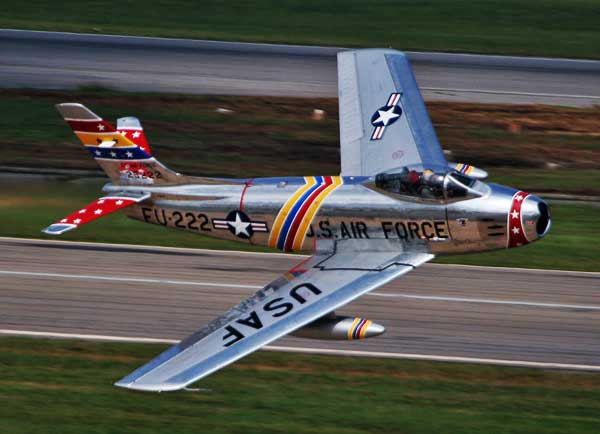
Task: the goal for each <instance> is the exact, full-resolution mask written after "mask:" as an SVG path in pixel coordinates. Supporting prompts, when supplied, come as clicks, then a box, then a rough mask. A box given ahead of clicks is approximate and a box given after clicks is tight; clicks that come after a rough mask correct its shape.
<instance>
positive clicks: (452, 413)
mask: <svg viewBox="0 0 600 434" xmlns="http://www.w3.org/2000/svg"><path fill="white" fill-rule="evenodd" d="M0 346H1V347H2V349H3V351H2V353H1V355H0V370H1V371H0V372H1V373H2V375H1V377H0V402H2V405H1V406H0V421H1V423H0V432H2V433H3V434H4V433H6V434H9V433H10V434H25V433H26V434H41V433H56V432H60V433H64V434H71V433H77V434H79V433H92V434H96V433H97V434H99V433H113V432H119V433H136V434H144V433H159V432H160V433H165V432H168V433H170V434H177V433H190V432H203V433H208V432H210V433H215V434H216V433H228V434H235V433H243V434H254V433H261V434H269V433H286V434H292V433H302V434H311V433H315V434H316V433H329V434H338V433H340V434H354V433H404V434H418V433H427V434H429V433H451V434H462V433H465V434H466V433H481V434H488V433H495V434H496V433H497V434H509V433H510V434H521V433H522V434H531V433H536V434H564V433H569V434H580V433H581V434H583V433H590V434H592V433H594V434H595V433H597V432H598V426H600V376H599V375H595V374H589V373H568V372H552V371H542V370H528V369H519V368H506V367H492V366H478V365H463V364H447V363H433V362H414V361H398V360H385V359H366V358H350V357H348V358H341V357H326V356H305V355H292V354H284V353H269V352H259V353H256V354H254V355H251V356H250V357H247V358H244V359H243V360H241V361H239V362H236V363H235V364H233V365H231V366H229V367H227V368H225V369H223V370H222V371H220V372H218V373H216V374H213V375H211V376H209V377H207V378H206V379H204V380H202V381H201V382H200V383H199V384H198V387H202V388H206V389H208V391H204V392H196V393H192V392H178V393H163V394H148V393H138V392H131V391H127V390H122V389H118V388H116V387H113V386H112V383H113V382H114V381H116V380H118V379H120V378H121V377H123V376H125V375H126V374H128V373H129V372H131V371H132V370H133V369H135V368H136V367H138V366H140V365H141V364H143V363H145V362H146V361H148V360H149V359H150V358H152V357H154V356H155V355H156V354H157V353H158V352H159V351H161V350H162V349H163V347H162V346H157V345H140V344H112V343H94V342H83V341H66V340H38V339H28V338H7V337H5V338H0Z"/></svg>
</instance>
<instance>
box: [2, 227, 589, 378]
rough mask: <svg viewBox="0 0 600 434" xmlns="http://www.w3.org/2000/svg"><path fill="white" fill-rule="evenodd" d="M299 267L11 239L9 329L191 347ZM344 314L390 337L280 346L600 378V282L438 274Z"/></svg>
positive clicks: (247, 256)
mask: <svg viewBox="0 0 600 434" xmlns="http://www.w3.org/2000/svg"><path fill="white" fill-rule="evenodd" d="M298 261H299V258H298V257H297V256H292V255H282V254H273V255H267V254H251V253H240V252H216V251H214V252H213V251H206V250H191V249H170V248H151V247H139V246H115V245H94V244H88V243H65V242H49V241H40V240H16V239H9V238H0V329H10V330H30V331H45V332H64V333H81V334H101V335H115V336H136V337H152V338H163V339H180V338H183V337H185V336H187V335H188V334H190V333H191V332H192V331H194V330H196V329H197V328H199V327H200V326H201V325H203V324H205V323H206V322H208V321H209V320H210V319H212V318H213V317H215V316H216V315H217V314H219V313H221V312H223V311H225V310H226V309H227V308H229V307H230V306H232V305H233V304H235V303H237V302H238V301H239V300H240V299H242V297H245V296H247V295H249V294H251V293H253V292H254V291H256V288H258V287H259V286H262V285H264V284H265V283H267V282H269V281H270V280H271V279H272V278H274V277H275V276H276V275H278V274H279V273H280V272H281V271H283V270H287V269H289V268H290V267H291V266H292V265H294V264H295V263H297V262H298ZM338 313H340V314H351V315H358V316H365V317H367V318H369V319H372V320H374V321H376V322H379V323H382V324H383V325H385V327H386V328H387V332H386V333H385V334H384V335H383V336H380V337H377V338H373V339H369V340H366V341H360V342H334V341H313V340H305V339H298V338H284V339H281V340H279V341H277V342H275V345H283V346H296V347H313V348H326V349H350V350H366V351H377V352H386V353H402V354H406V353H409V354H418V355H434V356H444V357H470V358H488V359H502V360H520V361H530V362H546V363H563V364H577V365H592V366H595V367H597V368H600V273H579V272H560V271H539V270H521V269H500V268H489V267H467V266H451V265H435V264H429V265H425V266H423V267H421V268H419V269H418V270H416V271H414V272H412V273H409V274H408V275H406V276H404V277H402V278H400V279H398V280H396V281H395V282H393V283H391V284H389V285H387V286H385V287H383V288H380V289H379V290H377V291H376V292H374V293H371V294H368V295H366V296H364V297H362V298H361V299H359V300H357V301H355V302H353V303H351V304H350V305H347V306H346V307H345V308H343V309H342V310H341V311H338Z"/></svg>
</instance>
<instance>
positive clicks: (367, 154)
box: [338, 49, 448, 176]
mask: <svg viewBox="0 0 600 434" xmlns="http://www.w3.org/2000/svg"><path fill="white" fill-rule="evenodd" d="M338 92H339V108H340V152H341V160H342V161H341V163H342V173H341V174H342V175H344V176H359V175H365V176H372V175H376V174H378V173H381V172H384V171H387V170H389V169H393V168H397V167H403V166H408V165H413V164H425V165H429V166H441V167H446V166H447V165H448V163H447V162H446V158H445V157H444V153H443V152H442V148H441V147H440V144H439V142H438V139H437V136H436V134H435V130H434V129H433V125H432V124H431V120H430V119H429V115H428V114H427V109H426V108H425V104H424V102H423V98H422V97H421V92H420V91H419V88H418V86H417V82H416V81H415V77H414V75H413V72H412V69H411V67H410V64H409V63H408V59H407V57H406V55H405V54H404V53H401V52H399V51H396V50H382V49H367V50H357V51H344V52H340V53H338Z"/></svg>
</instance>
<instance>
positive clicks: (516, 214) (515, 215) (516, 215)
mask: <svg viewBox="0 0 600 434" xmlns="http://www.w3.org/2000/svg"><path fill="white" fill-rule="evenodd" d="M510 215H511V217H512V218H514V219H517V218H519V213H518V212H517V210H514V211H513V212H511V213H510Z"/></svg>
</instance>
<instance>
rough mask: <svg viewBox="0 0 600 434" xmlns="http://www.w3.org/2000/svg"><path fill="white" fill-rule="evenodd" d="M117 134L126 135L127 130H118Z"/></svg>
mask: <svg viewBox="0 0 600 434" xmlns="http://www.w3.org/2000/svg"><path fill="white" fill-rule="evenodd" d="M119 134H121V135H123V136H126V135H127V131H119Z"/></svg>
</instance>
